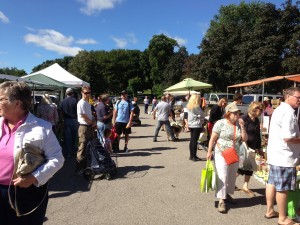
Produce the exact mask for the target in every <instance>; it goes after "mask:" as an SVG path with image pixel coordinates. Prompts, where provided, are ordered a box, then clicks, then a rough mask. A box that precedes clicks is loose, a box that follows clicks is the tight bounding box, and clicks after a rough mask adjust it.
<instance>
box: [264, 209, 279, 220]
mask: <svg viewBox="0 0 300 225" xmlns="http://www.w3.org/2000/svg"><path fill="white" fill-rule="evenodd" d="M278 217H279V213H278V212H275V211H274V212H273V213H272V214H271V215H270V216H267V215H265V218H266V219H273V218H278Z"/></svg>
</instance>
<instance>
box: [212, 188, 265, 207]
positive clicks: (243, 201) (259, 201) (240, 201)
mask: <svg viewBox="0 0 300 225" xmlns="http://www.w3.org/2000/svg"><path fill="white" fill-rule="evenodd" d="M252 191H253V192H254V193H256V195H258V196H254V197H248V196H247V194H245V198H244V197H242V198H238V197H235V198H234V199H235V200H236V201H237V204H230V203H227V204H226V206H227V211H229V210H230V209H237V208H247V207H253V206H256V205H266V196H265V195H260V193H264V192H265V189H263V188H262V189H252ZM218 203H219V201H215V208H218Z"/></svg>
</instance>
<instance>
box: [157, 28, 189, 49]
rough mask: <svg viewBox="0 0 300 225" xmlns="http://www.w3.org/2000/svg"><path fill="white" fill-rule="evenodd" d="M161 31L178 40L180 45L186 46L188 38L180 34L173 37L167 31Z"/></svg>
mask: <svg viewBox="0 0 300 225" xmlns="http://www.w3.org/2000/svg"><path fill="white" fill-rule="evenodd" d="M160 33H163V34H164V35H166V36H168V37H169V38H172V39H174V40H176V41H177V43H178V45H180V46H184V45H186V44H187V43H188V40H187V39H184V38H181V37H178V36H174V37H172V36H171V35H170V34H169V33H168V32H167V31H161V32H160Z"/></svg>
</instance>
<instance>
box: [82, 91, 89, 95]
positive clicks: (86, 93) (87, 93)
mask: <svg viewBox="0 0 300 225" xmlns="http://www.w3.org/2000/svg"><path fill="white" fill-rule="evenodd" d="M83 94H85V95H89V94H91V92H83Z"/></svg>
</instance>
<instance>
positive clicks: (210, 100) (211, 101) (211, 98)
mask: <svg viewBox="0 0 300 225" xmlns="http://www.w3.org/2000/svg"><path fill="white" fill-rule="evenodd" d="M233 95H234V94H231V93H205V94H204V95H203V98H205V101H206V107H205V109H204V115H205V116H209V113H210V109H211V107H212V106H213V105H215V104H217V103H218V101H219V100H220V99H221V98H224V97H225V98H227V99H228V102H229V103H230V102H233Z"/></svg>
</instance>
